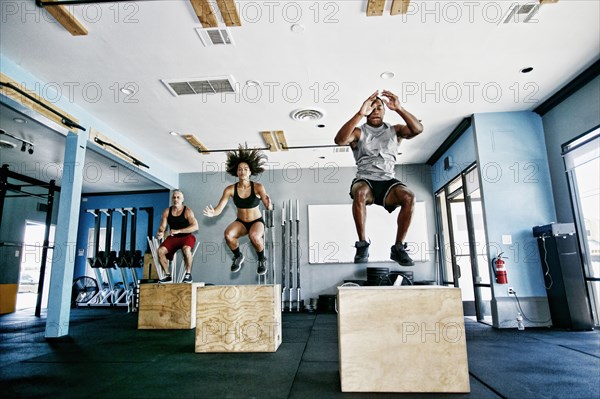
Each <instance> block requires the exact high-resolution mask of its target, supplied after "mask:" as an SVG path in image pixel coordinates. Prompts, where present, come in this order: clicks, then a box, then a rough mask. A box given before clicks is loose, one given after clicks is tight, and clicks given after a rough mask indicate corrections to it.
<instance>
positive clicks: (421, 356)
mask: <svg viewBox="0 0 600 399" xmlns="http://www.w3.org/2000/svg"><path fill="white" fill-rule="evenodd" d="M337 306H338V328H339V330H338V333H339V352H340V378H341V385H342V387H341V388H342V392H436V393H437V392H454V393H466V392H470V386H469V367H468V363H467V347H466V337H465V327H464V316H463V308H462V299H461V293H460V289H459V288H450V287H438V286H404V287H339V288H338V305H337Z"/></svg>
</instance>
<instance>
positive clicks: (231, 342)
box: [196, 284, 281, 352]
mask: <svg viewBox="0 0 600 399" xmlns="http://www.w3.org/2000/svg"><path fill="white" fill-rule="evenodd" d="M196 298H197V303H196V352H276V351H277V348H278V347H279V345H280V344H281V286H280V285H279V284H275V285H226V286H208V287H200V288H198V294H197V297H196Z"/></svg>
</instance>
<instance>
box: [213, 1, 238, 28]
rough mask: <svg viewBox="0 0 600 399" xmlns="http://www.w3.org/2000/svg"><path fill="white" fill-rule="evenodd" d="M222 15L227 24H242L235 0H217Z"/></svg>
mask: <svg viewBox="0 0 600 399" xmlns="http://www.w3.org/2000/svg"><path fill="white" fill-rule="evenodd" d="M217 4H218V5H219V10H221V16H222V17H223V21H224V22H225V25H227V26H242V22H241V21H240V16H239V15H238V12H237V8H236V7H235V2H234V0H217Z"/></svg>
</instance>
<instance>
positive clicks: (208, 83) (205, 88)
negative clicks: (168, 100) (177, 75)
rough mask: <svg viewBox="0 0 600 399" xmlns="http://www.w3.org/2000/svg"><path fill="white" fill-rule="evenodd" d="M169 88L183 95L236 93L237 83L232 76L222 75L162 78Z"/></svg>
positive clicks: (174, 93)
mask: <svg viewBox="0 0 600 399" xmlns="http://www.w3.org/2000/svg"><path fill="white" fill-rule="evenodd" d="M161 82H163V84H164V85H165V87H166V88H167V90H169V92H170V93H171V94H172V95H174V96H175V97H177V96H183V95H187V94H217V93H235V92H236V83H235V80H234V79H233V77H232V76H220V77H214V78H190V79H161Z"/></svg>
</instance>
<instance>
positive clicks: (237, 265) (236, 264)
mask: <svg viewBox="0 0 600 399" xmlns="http://www.w3.org/2000/svg"><path fill="white" fill-rule="evenodd" d="M242 263H244V255H240V256H234V257H233V263H232V264H231V272H232V273H237V272H239V271H240V269H241V268H242Z"/></svg>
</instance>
